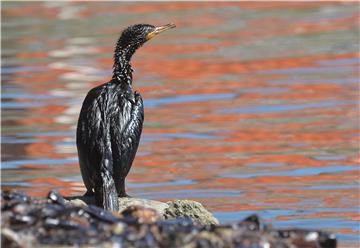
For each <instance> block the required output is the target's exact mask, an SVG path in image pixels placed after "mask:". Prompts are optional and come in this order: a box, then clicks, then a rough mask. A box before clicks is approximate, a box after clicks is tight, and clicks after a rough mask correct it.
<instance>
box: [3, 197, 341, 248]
mask: <svg viewBox="0 0 360 248" xmlns="http://www.w3.org/2000/svg"><path fill="white" fill-rule="evenodd" d="M92 201H93V200H92V199H91V198H86V197H79V198H74V197H72V198H70V199H64V198H63V197H62V196H61V195H59V194H58V193H56V192H50V193H49V195H48V197H47V198H42V199H39V198H31V197H29V196H27V195H25V194H23V193H18V192H2V193H1V209H2V221H1V234H2V235H1V244H2V247H50V246H51V247H189V248H190V247H244V248H247V247H249V248H250V247H251V248H256V247H258V248H270V247H279V248H282V247H284V248H285V247H289V248H290V247H305V248H312V247H313V248H317V247H324V248H333V247H336V238H335V235H333V234H329V233H326V232H322V231H319V230H304V229H281V230H279V229H276V228H274V227H272V226H271V225H269V224H268V225H266V224H263V223H260V221H259V218H258V217H257V216H256V215H252V216H249V217H248V218H246V219H245V220H243V221H239V222H238V223H237V224H232V225H219V222H218V220H217V219H216V218H215V217H214V216H213V215H212V214H211V213H210V212H209V211H207V210H206V209H205V208H204V207H203V206H202V205H201V204H200V203H198V202H195V201H189V200H176V201H170V202H167V203H163V202H158V201H152V200H145V199H137V198H119V203H120V206H121V209H120V211H119V213H111V212H108V211H104V210H103V209H100V208H98V207H96V206H93V205H92Z"/></svg>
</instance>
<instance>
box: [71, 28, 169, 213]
mask: <svg viewBox="0 0 360 248" xmlns="http://www.w3.org/2000/svg"><path fill="white" fill-rule="evenodd" d="M172 27H174V25H166V26H162V27H158V28H156V27H154V26H152V25H148V24H138V25H134V26H131V27H129V28H127V29H125V30H124V31H123V33H122V35H121V36H120V38H119V40H118V42H117V44H116V48H115V55H114V73H113V77H112V79H111V80H110V81H109V82H108V83H105V84H102V85H100V86H98V87H95V88H93V89H91V90H90V91H89V93H88V94H87V96H86V98H85V100H84V102H83V106H82V109H81V112H80V116H79V120H78V126H77V135H76V143H77V148H78V155H79V163H80V169H81V174H82V177H83V180H84V184H85V186H86V188H87V193H86V194H87V195H95V201H96V204H97V205H98V206H100V207H104V208H105V209H109V210H117V209H118V201H117V197H118V196H120V197H125V196H127V194H126V192H125V177H126V176H127V174H128V173H129V170H130V168H131V165H132V162H133V160H134V158H135V154H136V151H137V148H138V145H139V141H140V136H141V132H142V126H143V120H144V108H143V101H142V98H141V96H140V94H139V93H137V92H135V91H134V90H133V88H132V72H133V70H132V68H131V64H130V60H131V57H132V55H133V54H134V52H135V51H136V49H138V48H139V47H141V46H142V45H143V44H144V43H145V42H146V41H147V40H149V39H150V38H152V37H153V36H154V35H156V34H157V33H160V32H162V31H164V30H167V29H169V28H172Z"/></svg>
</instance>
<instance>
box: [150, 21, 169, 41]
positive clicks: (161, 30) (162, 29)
mask: <svg viewBox="0 0 360 248" xmlns="http://www.w3.org/2000/svg"><path fill="white" fill-rule="evenodd" d="M175 27H176V26H175V24H173V23H169V24H166V25H164V26H160V27H156V28H155V30H154V31H152V32H150V33H148V34H147V35H146V39H147V40H150V39H151V38H153V37H154V36H156V35H158V34H160V33H162V32H164V31H166V30H168V29H170V28H175Z"/></svg>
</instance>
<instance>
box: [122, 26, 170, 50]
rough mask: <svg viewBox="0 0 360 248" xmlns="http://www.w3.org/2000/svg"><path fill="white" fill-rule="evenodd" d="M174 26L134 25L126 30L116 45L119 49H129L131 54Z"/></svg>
mask: <svg viewBox="0 0 360 248" xmlns="http://www.w3.org/2000/svg"><path fill="white" fill-rule="evenodd" d="M174 27H175V24H167V25H164V26H159V27H155V26H153V25H150V24H136V25H133V26H130V27H128V28H126V29H125V30H124V31H123V32H122V34H121V36H120V38H119V41H118V43H117V47H118V48H120V49H131V50H133V52H134V51H135V50H136V49H137V48H139V47H141V46H142V45H143V44H144V43H145V42H146V41H148V40H150V39H152V38H153V37H155V36H156V35H158V34H160V33H162V32H164V31H165V30H168V29H171V28H174Z"/></svg>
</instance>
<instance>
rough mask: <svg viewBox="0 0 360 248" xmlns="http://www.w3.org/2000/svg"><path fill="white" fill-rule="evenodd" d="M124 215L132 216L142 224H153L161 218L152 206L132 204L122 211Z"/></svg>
mask: <svg viewBox="0 0 360 248" xmlns="http://www.w3.org/2000/svg"><path fill="white" fill-rule="evenodd" d="M121 214H122V215H123V216H124V217H132V218H134V219H136V220H137V222H138V223H141V224H152V223H155V222H156V221H158V220H160V219H161V216H160V214H159V213H158V212H157V211H156V210H155V209H152V208H145V207H142V206H130V207H128V208H126V209H125V210H124V211H122V212H121Z"/></svg>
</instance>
